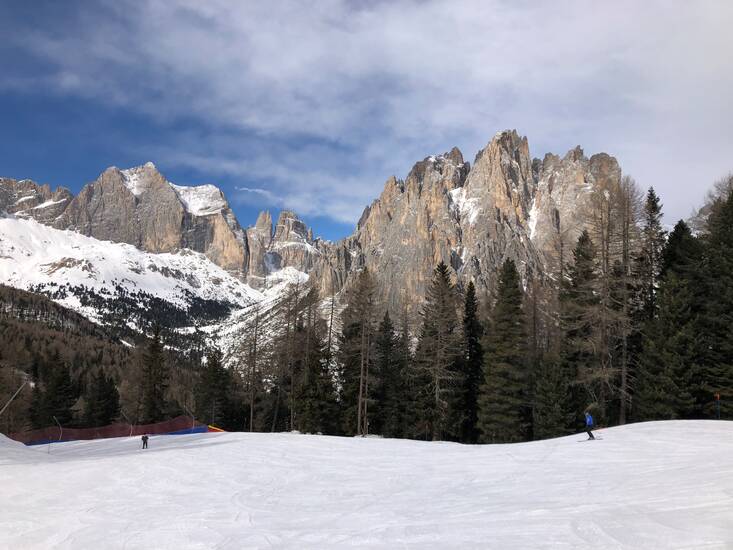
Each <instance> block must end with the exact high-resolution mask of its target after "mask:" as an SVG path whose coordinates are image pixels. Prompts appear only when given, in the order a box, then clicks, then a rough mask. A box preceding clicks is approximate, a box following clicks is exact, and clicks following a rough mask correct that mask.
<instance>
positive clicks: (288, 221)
mask: <svg viewBox="0 0 733 550" xmlns="http://www.w3.org/2000/svg"><path fill="white" fill-rule="evenodd" d="M320 255H321V252H320V251H319V250H318V249H317V248H316V247H315V246H314V243H313V233H312V231H311V230H310V229H308V227H306V225H305V224H304V223H303V222H302V221H301V220H300V219H299V218H298V216H296V214H295V213H294V212H291V211H289V210H283V211H282V212H280V216H279V217H278V220H277V224H276V225H275V235H274V236H273V238H272V242H271V243H270V249H269V251H268V253H267V254H266V258H265V262H266V264H267V266H268V268H269V269H270V270H276V269H280V268H281V267H287V266H291V267H295V268H296V269H298V270H299V271H304V272H306V273H308V272H310V271H311V270H312V269H313V267H314V265H315V263H316V261H317V260H318V257H319V256H320Z"/></svg>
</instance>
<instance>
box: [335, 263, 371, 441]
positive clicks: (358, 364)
mask: <svg viewBox="0 0 733 550" xmlns="http://www.w3.org/2000/svg"><path fill="white" fill-rule="evenodd" d="M376 309H377V304H376V297H375V283H374V279H373V278H372V275H371V272H369V271H368V270H367V269H364V270H363V271H362V272H361V273H360V274H359V276H358V278H357V279H356V282H355V284H354V287H353V288H351V289H349V292H348V293H347V295H346V308H345V309H344V313H343V315H342V324H343V328H342V331H341V334H340V336H339V350H338V357H337V359H338V365H339V367H338V368H339V381H340V385H341V392H340V396H339V397H340V404H341V417H342V421H341V424H342V429H343V431H344V433H345V434H347V435H366V433H367V431H368V424H369V411H368V405H369V401H370V399H371V396H370V387H369V373H370V366H371V361H372V359H373V357H372V348H373V343H374V315H375V312H376Z"/></svg>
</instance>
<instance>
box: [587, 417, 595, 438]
mask: <svg viewBox="0 0 733 550" xmlns="http://www.w3.org/2000/svg"><path fill="white" fill-rule="evenodd" d="M585 431H586V432H587V433H588V439H595V437H594V436H593V417H592V416H591V414H590V413H589V412H588V411H585Z"/></svg>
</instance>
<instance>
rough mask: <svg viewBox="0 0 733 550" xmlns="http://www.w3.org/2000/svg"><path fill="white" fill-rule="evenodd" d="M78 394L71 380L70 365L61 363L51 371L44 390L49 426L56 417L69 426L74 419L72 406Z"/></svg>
mask: <svg viewBox="0 0 733 550" xmlns="http://www.w3.org/2000/svg"><path fill="white" fill-rule="evenodd" d="M76 399H77V395H76V393H75V390H74V384H73V382H72V381H71V375H70V374H69V367H68V366H66V365H59V366H57V367H56V368H54V369H53V370H52V371H51V374H50V379H49V381H48V385H47V386H46V390H45V391H44V392H43V407H42V410H43V411H44V414H45V418H44V419H43V420H44V422H45V423H46V425H47V426H50V425H53V422H54V418H55V419H56V422H58V423H59V424H61V425H62V426H68V425H69V424H71V422H72V421H73V419H74V413H73V411H72V407H73V406H74V403H75V402H76Z"/></svg>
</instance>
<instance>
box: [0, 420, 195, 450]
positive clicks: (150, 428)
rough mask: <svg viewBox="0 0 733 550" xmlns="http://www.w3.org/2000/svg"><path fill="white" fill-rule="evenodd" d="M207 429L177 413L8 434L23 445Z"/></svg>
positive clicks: (185, 432)
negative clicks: (133, 421)
mask: <svg viewBox="0 0 733 550" xmlns="http://www.w3.org/2000/svg"><path fill="white" fill-rule="evenodd" d="M207 431H209V426H207V425H206V424H201V423H200V422H196V421H195V420H194V419H193V418H191V417H190V416H178V417H176V418H172V419H170V420H164V421H162V422H156V423H155V424H135V425H130V424H126V423H122V422H120V423H115V424H110V425H109V426H102V427H99V428H59V427H58V426H53V427H48V428H41V429H39V430H29V431H26V432H17V433H12V434H9V435H8V437H10V439H14V440H15V441H20V442H21V443H25V444H26V445H38V444H42V443H53V442H57V441H76V440H80V439H102V438H108V437H129V436H134V435H138V436H139V435H143V434H148V435H163V434H169V435H173V434H189V433H202V432H207Z"/></svg>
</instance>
